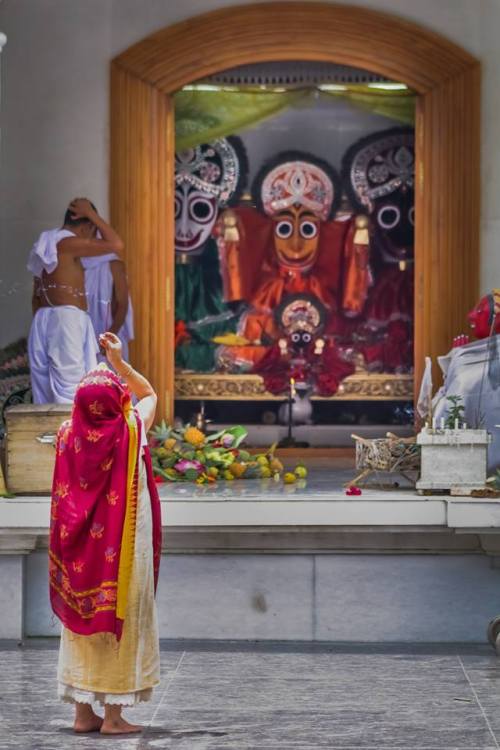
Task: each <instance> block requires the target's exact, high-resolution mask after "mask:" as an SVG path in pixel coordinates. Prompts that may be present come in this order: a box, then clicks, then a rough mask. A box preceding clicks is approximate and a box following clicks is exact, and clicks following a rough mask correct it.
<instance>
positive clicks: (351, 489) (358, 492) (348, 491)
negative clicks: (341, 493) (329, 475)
mask: <svg viewBox="0 0 500 750" xmlns="http://www.w3.org/2000/svg"><path fill="white" fill-rule="evenodd" d="M345 494H346V495H361V490H360V489H359V487H348V488H347V489H346V491H345Z"/></svg>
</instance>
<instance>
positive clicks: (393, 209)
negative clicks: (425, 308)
mask: <svg viewBox="0 0 500 750" xmlns="http://www.w3.org/2000/svg"><path fill="white" fill-rule="evenodd" d="M400 218H401V211H400V210H399V208H398V207H397V206H391V205H389V206H382V208H380V209H379V212H378V213H377V221H378V223H379V225H380V226H381V227H382V229H394V227H395V226H396V225H397V224H399V220H400Z"/></svg>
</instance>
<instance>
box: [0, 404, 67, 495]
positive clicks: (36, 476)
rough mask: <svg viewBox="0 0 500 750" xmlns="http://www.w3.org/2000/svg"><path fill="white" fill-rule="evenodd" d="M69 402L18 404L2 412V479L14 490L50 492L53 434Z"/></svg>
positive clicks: (22, 493)
mask: <svg viewBox="0 0 500 750" xmlns="http://www.w3.org/2000/svg"><path fill="white" fill-rule="evenodd" d="M71 408H72V405H71V404H36V405H35V404H20V405H18V406H11V407H10V408H9V409H7V410H6V412H5V427H6V439H7V445H6V475H7V476H6V482H7V488H8V490H9V492H12V493H15V494H21V495H24V494H36V495H47V494H50V491H51V488H52V473H53V471H54V461H55V449H54V443H55V436H56V434H57V431H58V429H59V427H60V425H61V423H62V422H64V421H65V420H66V419H69V417H70V416H71Z"/></svg>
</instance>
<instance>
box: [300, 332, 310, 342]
mask: <svg viewBox="0 0 500 750" xmlns="http://www.w3.org/2000/svg"><path fill="white" fill-rule="evenodd" d="M311 340H312V336H311V334H310V333H303V334H302V341H303V342H304V344H310V343H311Z"/></svg>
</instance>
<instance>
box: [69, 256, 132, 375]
mask: <svg viewBox="0 0 500 750" xmlns="http://www.w3.org/2000/svg"><path fill="white" fill-rule="evenodd" d="M81 260H82V265H83V267H84V269H85V293H86V295H87V309H88V312H89V315H90V319H91V320H92V324H93V326H94V330H95V332H96V336H97V338H99V336H100V334H101V333H105V332H106V331H109V329H110V328H111V326H112V324H113V312H112V302H113V275H112V273H111V267H110V263H111V262H112V261H114V260H119V257H118V255H116V253H107V254H106V255H97V256H95V257H92V258H82V259H81ZM118 338H119V339H120V341H121V342H122V357H123V359H124V360H126V361H128V357H129V351H128V342H129V341H131V340H132V339H133V338H134V316H133V311H132V301H131V299H130V296H129V299H128V308H127V315H126V318H125V322H124V324H123V325H122V327H121V328H120V330H119V331H118ZM103 360H104V357H103Z"/></svg>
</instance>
